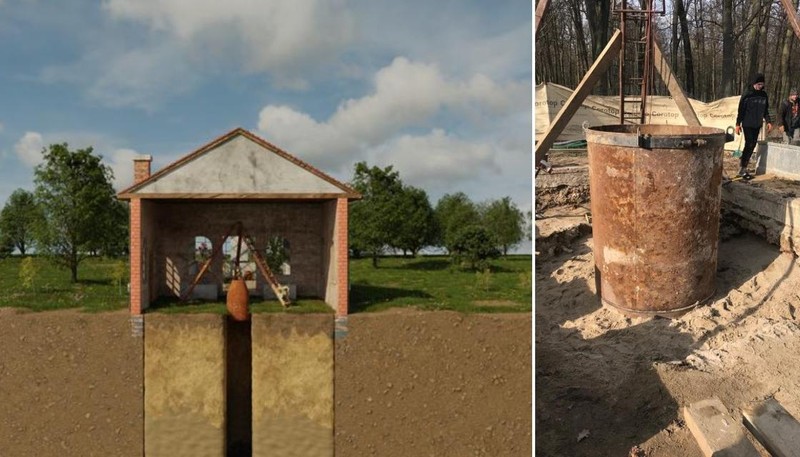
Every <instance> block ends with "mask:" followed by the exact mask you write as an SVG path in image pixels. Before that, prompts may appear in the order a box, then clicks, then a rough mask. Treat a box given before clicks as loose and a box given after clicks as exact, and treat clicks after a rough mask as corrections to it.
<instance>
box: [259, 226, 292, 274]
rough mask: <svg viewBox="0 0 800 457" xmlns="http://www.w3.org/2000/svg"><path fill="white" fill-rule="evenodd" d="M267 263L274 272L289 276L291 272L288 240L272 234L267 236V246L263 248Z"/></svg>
mask: <svg viewBox="0 0 800 457" xmlns="http://www.w3.org/2000/svg"><path fill="white" fill-rule="evenodd" d="M264 257H265V258H266V260H267V265H268V266H269V268H270V270H272V271H273V272H274V273H275V274H280V275H284V276H289V275H291V274H292V266H291V263H290V260H291V249H290V246H289V240H287V239H286V238H284V237H282V236H279V235H274V236H271V237H269V238H267V247H266V248H265V249H264Z"/></svg>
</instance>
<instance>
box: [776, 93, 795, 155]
mask: <svg viewBox="0 0 800 457" xmlns="http://www.w3.org/2000/svg"><path fill="white" fill-rule="evenodd" d="M798 107H800V102H798V100H797V89H795V88H792V90H790V91H789V98H788V99H786V100H784V101H783V102H782V103H781V107H780V109H779V110H778V117H780V119H781V131H782V132H783V134H784V137H783V140H784V142H785V143H787V144H792V145H800V112H798Z"/></svg>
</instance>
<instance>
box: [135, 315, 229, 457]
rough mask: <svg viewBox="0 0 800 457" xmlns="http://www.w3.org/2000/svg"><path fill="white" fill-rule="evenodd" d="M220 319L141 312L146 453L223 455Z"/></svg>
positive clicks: (191, 456)
mask: <svg viewBox="0 0 800 457" xmlns="http://www.w3.org/2000/svg"><path fill="white" fill-rule="evenodd" d="M224 333H225V332H224V318H223V316H216V315H202V314H201V315H187V314H180V315H175V316H170V315H161V314H148V315H146V316H145V339H144V447H145V455H147V457H158V456H164V457H183V456H186V457H205V456H208V457H212V456H213V457H220V456H224V455H225V335H224Z"/></svg>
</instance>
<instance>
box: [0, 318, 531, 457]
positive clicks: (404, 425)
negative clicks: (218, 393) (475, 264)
mask: <svg viewBox="0 0 800 457" xmlns="http://www.w3.org/2000/svg"><path fill="white" fill-rule="evenodd" d="M531 341H532V335H531V314H497V315H494V314H477V315H464V314H458V313H453V312H420V311H415V310H402V311H388V312H383V313H376V314H360V315H358V314H357V315H352V316H350V318H349V322H348V333H347V335H346V336H345V337H344V338H342V339H337V340H336V342H335V372H334V376H335V391H334V395H335V412H334V413H335V416H334V421H335V425H334V434H335V455H336V456H337V457H341V456H344V457H348V456H354V457H355V456H388V457H391V456H409V455H414V456H429V455H436V456H528V455H530V453H531V448H532V434H531V429H532V427H531V425H532V424H531V410H532V404H531V398H532V396H531V385H532V380H531V376H532V367H531ZM0 347H2V348H3V350H2V352H0V457H28V456H34V455H35V456H41V457H48V456H60V457H61V456H93V455H94V456H137V457H141V456H142V452H143V448H144V446H143V442H144V436H143V390H142V389H143V387H142V386H143V383H142V372H143V368H142V339H141V338H134V337H132V336H130V324H129V321H128V315H127V313H126V312H124V311H119V312H113V313H103V314H84V313H80V312H77V311H74V310H67V311H57V312H47V313H27V312H22V311H18V310H15V309H0Z"/></svg>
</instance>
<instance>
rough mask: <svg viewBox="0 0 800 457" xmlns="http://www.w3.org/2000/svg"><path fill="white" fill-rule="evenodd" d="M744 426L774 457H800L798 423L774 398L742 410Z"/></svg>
mask: <svg viewBox="0 0 800 457" xmlns="http://www.w3.org/2000/svg"><path fill="white" fill-rule="evenodd" d="M742 415H743V416H744V425H745V426H746V427H747V429H748V430H750V432H752V433H753V436H755V437H756V439H758V441H759V442H761V444H763V445H764V448H765V449H766V450H767V451H769V453H770V454H772V455H773V456H774V457H800V422H798V421H797V419H795V418H794V417H793V416H792V415H791V414H789V412H788V411H786V410H785V409H784V408H783V406H782V405H781V404H780V403H778V401H777V400H775V399H774V398H769V399H767V400H764V401H763V402H759V403H755V404H752V405H748V406H747V407H745V408H743V409H742Z"/></svg>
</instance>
